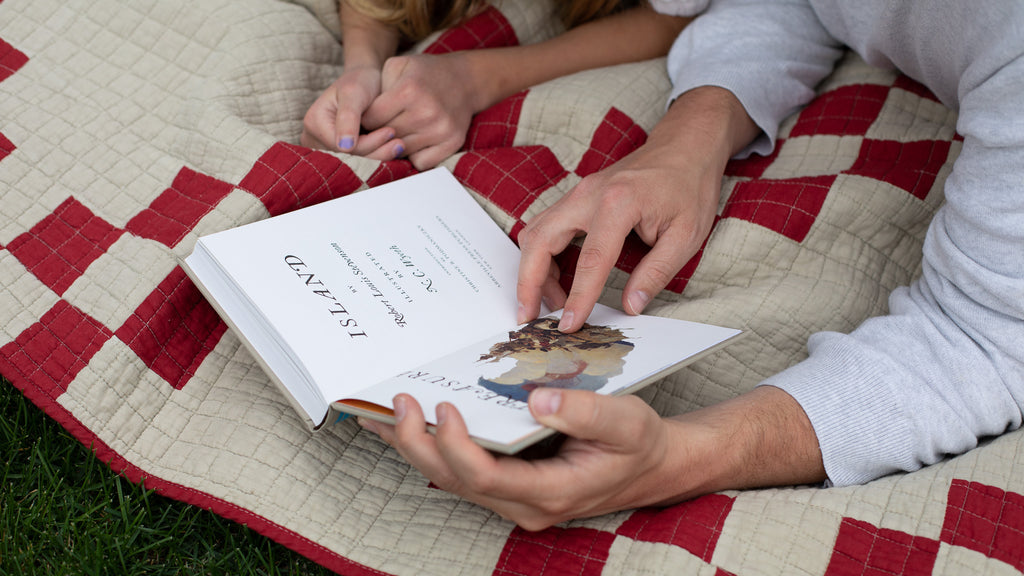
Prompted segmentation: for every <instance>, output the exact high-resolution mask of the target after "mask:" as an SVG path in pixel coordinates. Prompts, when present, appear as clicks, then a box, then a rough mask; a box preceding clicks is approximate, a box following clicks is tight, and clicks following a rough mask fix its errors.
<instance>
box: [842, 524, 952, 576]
mask: <svg viewBox="0 0 1024 576" xmlns="http://www.w3.org/2000/svg"><path fill="white" fill-rule="evenodd" d="M938 553H939V543H938V542H937V541H935V540H932V539H930V538H924V537H922V536H911V535H910V534H907V533H905V532H900V531H898V530H889V529H886V528H878V527H876V526H872V525H871V524H869V523H867V522H862V521H860V520H854V519H852V518H844V519H843V522H842V524H841V525H840V526H839V535H838V536H837V537H836V544H835V547H834V548H833V550H832V558H831V559H830V560H829V563H828V568H827V569H826V570H825V574H826V576H842V575H847V574H849V575H857V576H889V575H891V574H903V575H906V576H913V575H917V574H920V575H922V576H927V575H928V574H931V573H932V568H933V567H934V566H935V558H936V556H937V555H938Z"/></svg>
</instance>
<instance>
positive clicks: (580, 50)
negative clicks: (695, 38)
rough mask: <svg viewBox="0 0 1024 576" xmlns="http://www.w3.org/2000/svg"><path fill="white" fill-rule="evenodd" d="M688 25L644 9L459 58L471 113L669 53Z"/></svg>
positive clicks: (684, 19) (462, 54) (469, 52)
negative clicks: (573, 77)
mask: <svg viewBox="0 0 1024 576" xmlns="http://www.w3.org/2000/svg"><path fill="white" fill-rule="evenodd" d="M689 21H690V19H689V18H680V17H674V16H666V15H662V14H658V13H656V12H654V11H653V10H652V9H651V8H650V7H648V6H646V5H644V6H641V7H638V8H634V9H631V10H627V11H624V12H621V13H618V14H614V15H612V16H608V17H605V18H601V19H598V20H595V21H592V22H588V23H586V24H583V25H581V26H578V27H576V28H573V29H571V30H568V31H566V32H565V33H564V34H560V35H558V36H556V37H555V38H552V39H550V40H547V41H544V42H540V43H537V44H528V45H525V46H513V47H508V48H494V49H487V50H473V51H468V52H462V53H458V54H457V55H453V56H457V57H459V58H463V59H464V62H465V69H466V71H467V74H468V75H469V78H470V79H471V82H472V84H473V86H474V87H475V91H476V93H477V98H476V105H475V108H477V110H476V111H479V110H483V109H485V108H487V107H489V106H491V105H493V104H495V103H497V102H499V101H501V100H502V99H504V98H506V97H508V96H510V95H512V94H515V93H517V92H520V91H522V90H525V89H527V88H529V87H531V86H536V85H538V84H541V83H543V82H547V81H549V80H553V79H555V78H559V77H561V76H566V75H569V74H573V73H576V72H580V71H583V70H589V69H592V68H600V67H604V66H613V65H616V64H624V63H628V62H638V61H641V60H648V59H651V58H656V57H659V56H664V55H665V54H667V53H668V49H669V47H671V45H672V42H673V41H674V40H675V38H676V36H678V34H679V32H680V30H682V29H683V27H684V26H686V24H688V23H689Z"/></svg>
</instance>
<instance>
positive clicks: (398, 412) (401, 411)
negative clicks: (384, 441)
mask: <svg viewBox="0 0 1024 576" xmlns="http://www.w3.org/2000/svg"><path fill="white" fill-rule="evenodd" d="M394 403H395V408H394V412H395V422H401V421H402V419H403V418H405V410H406V406H405V396H395V400H394Z"/></svg>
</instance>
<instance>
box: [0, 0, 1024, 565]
mask: <svg viewBox="0 0 1024 576" xmlns="http://www.w3.org/2000/svg"><path fill="white" fill-rule="evenodd" d="M497 6H498V7H497V8H490V9H488V10H487V11H485V12H484V13H482V14H480V15H479V16H477V17H476V18H474V19H472V20H470V21H468V22H467V23H465V24H463V25H461V26H459V27H457V28H455V29H453V30H449V31H446V32H443V33H439V34H435V35H434V36H432V37H431V38H428V39H427V40H425V41H424V42H423V43H421V44H419V45H418V46H416V47H415V48H414V49H415V50H421V51H426V52H432V53H442V52H447V51H452V50H461V49H468V48H476V47H494V46H507V45H514V44H517V43H527V42H535V41H538V40H541V39H543V38H546V37H549V36H551V35H553V34H555V33H557V32H558V30H559V25H558V24H556V23H555V22H554V21H553V19H552V18H551V15H550V10H549V8H550V6H549V4H548V3H546V2H533V1H530V0H505V1H504V2H501V3H499V4H497ZM335 10H336V5H335V3H334V2H333V1H332V0H294V1H291V2H285V1H281V0H247V1H246V2H241V1H239V0H210V1H205V2H197V1H191V0H174V1H167V2H122V1H117V0H95V1H89V2H86V1H84V0H65V1H61V2H57V1H55V0H4V1H2V2H0V373H2V374H3V375H4V376H5V377H6V378H8V379H9V380H10V381H11V382H12V383H13V384H14V385H15V386H16V387H17V388H18V389H19V390H21V391H22V392H23V393H24V394H25V395H26V396H27V397H28V398H30V399H31V400H32V401H33V402H34V403H36V404H37V405H39V406H40V407H41V408H43V409H44V411H45V412H46V413H47V414H48V415H49V416H50V417H52V418H54V419H56V420H57V421H59V422H60V423H61V424H62V425H63V426H65V428H67V429H68V430H69V431H70V432H71V433H72V434H73V435H75V437H76V438H78V439H79V440H80V441H82V442H83V443H85V444H87V445H90V446H92V447H93V450H94V451H95V452H96V454H97V457H99V458H101V459H103V460H104V461H105V462H109V463H110V466H111V467H112V468H113V469H114V470H115V471H117V472H119V473H122V474H125V475H126V476H128V477H129V478H131V479H133V480H134V481H137V482H144V483H145V484H146V485H147V486H148V487H150V488H153V489H156V490H158V491H159V492H161V493H163V494H165V495H167V496H170V497H173V498H176V499H179V500H182V501H185V502H189V503H192V504H196V505H200V506H203V507H206V508H210V509H212V510H214V511H215V512H217V513H218V514H221V515H223V516H225V517H227V518H231V519H233V520H236V521H239V522H245V523H247V524H248V525H249V526H251V527H253V528H255V529H256V530H258V531H260V532H262V533H263V534H266V535H267V536H269V537H271V538H273V539H275V540H277V541H280V542H282V543H284V544H285V545H287V546H289V547H291V548H293V549H294V550H296V551H298V552H300V553H302V554H305V555H306V556H308V557H310V558H312V559H314V560H315V561H317V562H319V563H321V564H323V565H325V566H327V567H329V568H332V569H334V570H336V571H338V572H341V573H345V574H394V575H406V574H410V575H411V574H444V575H449V574H466V575H486V574H501V575H524V576H528V575H541V574H545V575H548V574H574V575H575V574H578V575H589V574H620V573H633V574H662V573H664V574H681V573H685V574H707V575H727V574H734V575H742V574H828V575H839V574H864V575H866V574H907V575H911V574H914V575H916V574H963V573H972V574H980V573H993V574H1013V573H1021V572H1024V495H1022V494H1024V480H1022V477H1021V474H1020V473H1019V472H1020V470H1021V469H1022V466H1024V462H1022V459H1024V435H1022V433H1020V432H1015V433H1010V434H1007V435H1005V436H1003V437H1000V438H997V439H994V440H992V441H989V442H987V443H986V444H984V445H983V446H981V447H979V448H978V449H976V450H973V451H971V452H969V453H968V454H965V455H963V456H960V457H958V458H952V459H949V460H947V461H946V462H943V463H940V464H937V465H935V466H932V467H929V468H926V469H924V470H921V471H919V472H915V473H913V474H905V475H897V476H892V477H887V478H882V479H879V480H877V481H875V482H872V483H870V484H867V485H864V486H857V487H850V488H843V489H823V488H818V487H795V488H787V489H772V490H753V491H746V492H729V493H722V494H712V495H708V496H705V497H702V498H698V499H696V500H693V501H690V502H685V503H682V504H678V505H675V506H670V507H667V508H663V509H644V510H636V511H627V512H620V513H617V514H610V515H607V516H603V517H599V518H592V519H588V520H582V521H575V522H570V523H566V524H563V525H560V526H556V527H554V528H550V529H548V530H545V531H543V532H537V533H530V532H526V531H523V530H521V529H519V528H516V527H515V526H513V525H511V524H509V523H508V522H506V521H504V520H502V519H501V518H499V517H497V516H495V515H494V514H493V513H491V512H489V511H487V510H484V509H482V508H479V507H477V506H475V505H473V504H470V503H468V502H465V501H462V500H461V499H459V498H457V497H455V496H452V495H450V494H447V493H445V492H443V491H441V490H437V489H435V488H433V487H431V486H430V485H429V483H428V482H427V481H426V480H425V479H424V478H423V477H422V476H421V475H419V474H418V473H417V472H416V471H415V470H412V469H410V468H409V467H408V466H407V465H406V464H405V463H404V462H403V461H402V459H401V458H400V457H399V456H398V455H397V454H396V453H395V452H394V451H392V450H391V449H389V448H388V447H387V446H386V445H385V444H383V443H382V442H381V441H380V440H379V439H377V438H376V437H374V436H372V435H369V434H365V433H362V432H361V431H360V430H359V429H358V427H357V426H356V425H355V424H354V423H352V422H342V423H339V424H336V425H333V426H329V427H327V428H326V429H325V430H323V431H320V432H317V433H312V432H310V431H309V430H307V429H306V428H305V426H304V425H303V424H302V422H301V421H300V420H299V418H298V417H297V416H296V415H295V414H294V412H293V411H292V409H291V408H290V406H289V405H288V403H287V401H286V400H285V399H284V398H283V397H282V395H280V394H279V393H278V392H277V391H276V389H274V388H273V386H272V385H271V384H270V383H269V381H268V379H267V378H266V376H265V375H263V374H262V372H261V371H260V370H259V368H258V367H257V366H256V364H255V362H254V361H253V359H252V358H251V357H249V356H248V354H247V353H246V352H245V350H244V349H243V348H242V347H241V346H240V345H239V342H238V340H237V338H235V337H234V335H233V334H232V333H231V332H230V331H228V330H227V329H226V327H225V325H224V324H223V323H222V322H221V321H220V320H219V319H218V318H217V316H216V314H215V313H214V312H213V310H212V308H211V307H210V306H209V304H207V303H206V302H205V301H204V300H203V298H202V297H201V295H200V294H199V292H198V291H197V290H196V288H195V287H194V286H193V285H192V284H191V283H190V282H189V280H188V279H187V277H186V276H185V275H184V274H183V273H182V271H181V270H180V268H178V267H177V264H176V262H177V259H178V258H180V257H182V256H184V255H186V254H187V253H188V252H189V251H190V250H191V247H192V245H193V244H194V242H195V239H196V238H197V237H198V236H199V235H201V234H205V233H209V232H212V231H215V230H219V229H223V228H227V227H231V226H236V225H240V224H243V223H246V222H251V221H254V220H257V219H260V218H266V217H268V216H272V215H275V214H281V213H284V212H288V211H291V210H295V209H297V208H300V207H302V206H308V205H311V204H315V203H317V202H322V201H324V200H327V199H330V198H335V197H338V196H343V195H346V194H352V193H358V192H359V191H360V190H363V189H365V188H367V187H370V186H375V185H379V184H382V183H385V182H388V181H391V180H394V179H397V178H402V177H404V176H407V175H409V174H411V173H413V172H414V169H413V168H412V166H411V165H410V164H409V163H408V162H406V161H391V162H376V161H370V160H366V159H363V158H357V157H350V156H346V155H343V154H328V153H324V152H320V151H312V150H309V149H306V148H303V147H301V146H299V145H298V144H296V142H297V140H298V134H299V133H300V131H301V121H302V115H303V113H304V111H305V109H306V108H307V107H308V105H309V104H310V103H311V102H312V100H313V99H314V98H315V97H316V95H317V94H318V92H319V91H320V90H321V89H322V88H323V87H325V86H326V85H327V84H328V83H329V82H330V81H331V80H332V79H333V78H334V77H335V76H336V75H337V74H338V71H339V68H338V65H337V63H338V62H339V61H340V56H341V49H340V47H339V45H338V42H337V23H336V21H334V20H333V18H334V14H336V12H335ZM668 89H669V85H668V81H667V79H666V78H665V75H664V71H663V63H662V62H660V61H652V62H646V63H640V64H633V65H626V66H618V67H614V68H610V69H605V70H595V71H590V72H585V73H581V74H578V75H575V76H573V77H570V78H564V79H560V80H557V81H554V82H549V83H547V84H544V85H542V86H536V87H533V88H531V89H530V90H527V91H525V92H522V93H520V94H516V95H514V96H512V97H510V98H508V99H506V100H505V101H503V102H501V103H499V104H497V105H496V106H494V107H493V108H491V109H489V110H487V111H484V112H483V113H481V114H479V115H478V116H477V117H476V118H475V120H474V122H473V125H472V127H471V128H470V132H469V134H468V138H467V140H466V145H465V147H464V149H463V150H462V151H460V152H459V153H457V154H456V155H455V156H453V157H452V158H450V159H449V160H447V161H446V162H445V165H446V166H448V167H449V168H450V169H452V171H453V173H455V175H456V176H457V177H458V178H459V179H460V180H461V181H462V182H463V183H464V184H465V185H466V186H467V187H468V188H469V189H471V190H472V191H473V192H474V193H475V196H476V198H477V200H478V201H479V202H480V203H481V204H483V205H484V207H485V208H486V209H487V211H488V213H489V214H491V215H492V216H493V217H494V218H495V220H496V221H497V222H498V223H499V224H500V225H501V226H502V227H503V229H504V230H505V231H506V232H508V233H509V234H510V235H511V236H512V237H513V238H515V237H516V235H517V234H518V232H519V230H521V229H522V227H523V225H524V223H525V221H526V220H528V219H529V217H530V216H532V215H533V214H536V213H537V212H539V211H540V210H542V209H543V208H545V207H546V206H549V205H550V204H551V203H552V202H554V201H556V200H557V199H558V198H559V197H560V196H561V195H562V194H564V193H566V192H567V191H568V190H570V189H571V188H572V186H573V185H574V184H575V183H576V182H578V181H579V179H580V178H581V177H584V176H586V175H587V174H590V173H593V172H595V171H597V170H600V169H602V168H604V167H606V166H608V165H609V164H611V163H613V162H615V161H616V160H618V159H620V158H622V157H623V156H625V155H626V154H628V153H629V152H631V151H632V150H634V149H636V147H638V146H640V145H641V144H642V143H643V142H644V140H645V139H646V137H647V132H648V131H649V130H650V128H651V127H652V126H653V124H654V123H655V122H656V121H657V118H658V116H659V115H660V112H661V111H662V110H663V106H664V98H665V96H666V95H667V93H668ZM955 121H956V117H955V114H953V113H952V112H950V111H948V110H946V109H944V108H943V107H942V106H941V105H940V104H938V103H937V102H936V101H935V99H934V97H933V96H932V95H931V94H930V93H928V91H927V90H926V89H924V88H923V87H921V86H920V85H918V84H916V83H915V82H913V81H911V80H909V79H907V78H904V77H902V76H896V75H892V74H889V73H886V72H881V71H878V70H875V69H873V68H871V67H869V66H867V65H866V64H864V63H863V62H861V61H860V60H858V59H857V58H855V57H853V56H848V57H847V58H846V59H844V60H843V61H842V62H841V64H840V65H839V67H838V68H837V70H836V71H835V73H834V74H833V75H832V76H831V77H830V78H829V79H828V80H827V81H826V82H824V83H823V84H822V86H821V87H820V93H819V96H818V98H817V99H815V100H814V101H813V102H812V103H811V104H810V105H809V106H807V107H806V108H805V109H804V110H802V111H800V112H799V113H797V114H795V115H794V116H793V117H792V118H790V119H789V120H788V121H787V122H786V123H785V124H784V126H783V130H782V134H781V137H780V140H779V146H778V147H777V148H776V151H775V152H774V153H773V154H772V155H771V156H769V157H766V158H761V157H755V158H750V159H747V160H743V161H733V162H731V163H730V164H729V166H728V168H727V174H726V178H725V180H724V182H723V195H722V198H723V199H722V204H721V206H720V210H719V214H718V218H717V219H716V221H715V226H714V229H713V231H712V233H711V235H710V236H709V237H708V239H707V240H706V242H705V244H704V246H703V248H702V250H701V251H700V252H699V253H698V254H697V255H696V256H695V257H694V258H693V259H692V260H691V262H690V263H688V264H687V265H686V266H685V267H684V268H683V269H682V270H680V272H679V274H678V275H677V276H676V278H675V280H674V281H673V282H672V283H671V284H670V285H669V287H668V289H666V290H665V291H664V292H663V293H662V294H660V295H658V296H657V298H656V299H655V302H654V303H653V305H652V307H651V308H650V309H649V310H651V311H652V312H654V313H657V314H662V315H668V316H676V317H680V318H687V319H692V320H697V321H705V322H713V323H719V324H725V325H731V326H737V327H741V328H745V329H747V330H748V331H749V332H750V333H751V337H749V338H746V339H745V340H744V341H743V342H740V343H738V344H736V345H735V346H733V347H730V348H729V349H727V350H724V351H722V352H720V353H718V354H715V355H713V356H710V357H708V358H705V359H703V360H701V361H700V362H698V363H696V364H694V365H692V366H690V367H688V368H686V369H684V370H682V371H680V372H679V373H677V374H675V375H673V376H671V377H668V378H666V379H665V380H663V381H662V382H660V383H658V384H657V385H655V386H652V387H650V388H648V389H646V390H645V391H644V392H643V393H642V396H643V397H644V398H645V399H646V400H647V401H649V402H650V403H651V404H652V405H653V406H654V407H655V408H656V409H658V410H660V411H663V412H664V413H673V412H678V411H681V410H690V409H693V408H696V407H699V406H703V405H706V404H709V403H712V402H715V401H718V400H721V399H723V398H726V397H729V396H732V395H735V394H737V393H740V392H742V391H744V390H747V389H749V388H750V387H752V386H754V385H755V384H756V383H757V382H758V381H759V380H760V379H761V378H763V377H765V376H767V375H769V374H771V373H774V372H775V371H777V370H780V369H782V368H784V367H786V366H788V365H790V364H792V363H795V362H797V361H799V360H800V359H801V358H802V357H803V355H804V348H803V346H804V342H805V341H806V338H807V336H808V335H810V334H811V333H813V332H815V331H819V330H823V329H829V330H847V329H850V328H852V327H853V326H855V325H856V324H857V323H859V322H860V321H861V320H863V319H864V318H866V317H868V316H870V315H874V314H878V313H881V312H884V311H885V306H886V295H887V294H888V292H889V291H891V290H892V289H893V288H895V287H896V286H899V285H902V284H906V283H908V282H909V281H910V280H911V279H912V278H913V277H914V275H915V273H916V270H917V268H918V266H919V252H920V247H921V243H922V242H923V239H924V231H925V228H926V226H927V222H928V220H929V218H930V216H931V214H932V213H933V212H934V210H935V209H936V208H937V207H938V206H939V205H940V204H941V203H942V184H943V182H944V180H945V177H946V175H947V174H948V172H949V170H950V166H951V163H952V162H953V160H954V159H955V158H956V155H957V153H958V151H959V147H960V142H959V139H958V137H957V136H956V134H955ZM645 251H646V246H644V245H643V243H642V242H641V241H640V240H639V239H638V238H636V237H631V238H630V239H629V240H628V241H627V244H626V248H625V249H624V251H623V254H622V256H621V257H620V259H619V262H618V266H617V270H616V271H615V272H614V273H613V275H612V277H611V278H610V280H609V282H608V285H607V289H606V291H605V295H604V296H603V301H604V302H605V303H607V304H610V305H615V303H616V302H618V301H619V298H620V296H621V290H622V287H623V285H624V282H625V278H626V275H627V274H628V272H629V271H630V270H632V268H633V266H635V264H636V262H637V261H638V260H639V258H640V257H641V256H642V255H643V253H644V252H645ZM577 256H578V250H575V249H573V248H571V249H570V250H568V251H567V253H566V254H565V255H563V258H562V265H563V268H564V269H565V270H566V272H565V275H564V277H563V279H562V280H563V282H569V281H570V280H571V278H572V265H573V263H574V261H575V258H576V257H577Z"/></svg>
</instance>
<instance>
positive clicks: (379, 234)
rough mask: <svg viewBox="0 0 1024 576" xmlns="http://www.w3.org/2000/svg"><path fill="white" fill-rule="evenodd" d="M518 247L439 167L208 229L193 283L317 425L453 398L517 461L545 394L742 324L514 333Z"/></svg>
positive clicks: (609, 318) (676, 359)
mask: <svg viewBox="0 0 1024 576" xmlns="http://www.w3.org/2000/svg"><path fill="white" fill-rule="evenodd" d="M518 266H519V249H518V248H517V247H516V246H515V244H514V243H513V242H512V241H511V240H510V239H509V238H508V236H507V235H506V234H505V233H504V232H502V230H501V229H500V228H499V227H498V225H497V224H496V223H495V222H494V221H493V220H492V219H491V218H490V217H489V216H488V215H487V213H486V212H485V211H484V210H483V208H482V207H481V206H480V205H479V204H478V203H477V202H476V201H475V200H474V199H473V197H472V196H471V195H470V193H469V192H467V191H466V189H465V188H463V187H462V185H461V184H459V182H458V181H457V180H456V179H455V178H454V177H453V176H452V175H451V173H450V172H448V171H447V170H446V169H444V168H437V169H434V170H431V171H429V172H424V173H422V174H417V175H415V176H410V177H407V178H405V179H402V180H398V181H395V182H392V183H389V184H385V185H383V186H379V187H376V188H373V189H370V190H365V191H362V192H359V193H356V194H351V195H349V196H345V197H343V198H338V199H335V200H331V201H328V202H324V203H322V204H318V205H316V206H311V207H308V208H304V209H301V210H297V211H295V212H290V213H287V214H282V215H280V216H276V217H274V218H269V219H266V220H262V221H259V222H254V223H252V224H248V225H245V226H241V227H238V228H234V229H231V230H226V231H223V232H218V233H215V234H210V235H208V236H203V237H202V238H200V239H199V240H198V242H197V243H196V246H195V249H194V251H193V252H192V254H191V255H190V256H188V257H187V258H186V259H185V260H184V262H183V267H184V268H185V270H186V272H187V273H188V274H189V276H190V277H191V278H192V279H193V281H195V283H196V284H197V285H198V286H199V288H200V289H201V290H202V291H203V293H204V294H205V295H206V297H207V299H209V301H210V303H211V304H212V305H213V306H214V308H216V310H217V311H218V313H219V314H220V315H221V317H222V318H223V319H224V320H225V321H226V322H227V324H228V325H229V326H230V327H231V328H232V330H234V332H235V333H236V334H237V335H238V337H239V338H240V339H241V340H242V342H243V343H244V344H245V345H246V346H247V347H248V348H249V349H250V351H251V352H252V354H253V356H254V357H255V358H256V359H257V361H258V362H259V363H260V365H261V366H262V367H263V369H264V370H265V371H266V372H267V374H268V375H269V376H270V378H271V379H272V380H273V381H274V382H275V383H277V384H278V386H279V387H280V388H281V389H282V390H283V391H284V393H285V394H286V395H287V396H288V398H289V400H290V401H291V402H292V404H293V405H294V406H295V408H296V410H297V411H298V412H299V414H301V415H302V416H304V417H305V418H306V420H307V421H308V423H309V424H310V426H311V427H314V428H315V427H319V426H320V425H322V424H323V423H325V422H327V421H329V420H331V419H332V418H334V417H335V415H334V414H333V413H334V412H335V411H337V412H343V413H350V414H359V415H363V416H366V417H369V418H375V419H378V420H382V421H385V422H393V421H394V419H393V415H392V413H391V409H390V408H391V406H392V398H393V397H394V395H395V394H397V393H399V392H406V393H409V394H411V395H412V396H413V397H415V398H416V399H417V400H418V401H419V403H420V404H421V405H422V406H423V409H424V413H425V414H426V415H427V416H428V420H429V419H430V418H432V417H433V414H434V408H435V406H436V405H437V404H438V403H440V402H451V403H452V404H454V405H455V406H456V407H457V408H458V410H459V411H460V413H461V414H462V415H463V417H464V418H465V420H466V425H467V426H468V428H469V432H470V435H471V436H472V437H473V438H474V439H475V440H476V441H477V442H478V443H480V444H481V445H483V446H485V447H487V448H490V449H492V450H496V451H500V452H505V453H514V452H516V451H518V450H520V449H522V448H524V447H525V446H528V445H529V444H532V443H533V442H535V441H537V440H539V439H541V438H543V437H545V436H546V435H548V434H549V433H550V430H546V429H545V428H543V427H542V426H540V425H539V424H538V423H537V422H536V421H534V420H533V418H532V417H531V416H530V412H529V410H528V408H527V404H526V396H527V395H528V393H529V391H530V390H531V389H533V388H535V387H537V386H558V387H563V388H570V387H571V388H583V389H589V390H596V391H598V392H600V393H606V394H624V393H627V392H630V391H633V390H636V389H637V388H639V387H640V386H643V385H646V384H648V383H650V382H652V381H654V380H656V379H657V378H658V377H660V376H663V375H665V374H666V373H668V372H669V371H671V370H673V369H677V368H679V367H681V366H682V365H684V364H685V363H688V362H691V361H693V360H695V359H696V358H698V357H699V356H700V355H702V354H705V353H708V352H710V351H711V350H713V349H715V348H717V347H719V346H721V345H723V344H724V343H725V342H726V341H728V340H730V339H732V338H733V337H735V336H737V335H738V334H739V333H740V331H739V330H734V329H729V328H722V327H717V326H710V325H706V324H699V323H694V322H687V321H683V320H673V319H668V318H659V317H653V316H628V315H626V314H624V313H622V312H618V311H616V310H614V309H612V308H608V307H605V306H600V305H599V306H598V307H597V308H596V309H595V311H594V313H593V314H592V315H591V316H590V318H589V319H588V321H587V326H586V327H584V329H582V330H580V331H579V332H577V333H575V334H562V333H560V332H558V331H557V329H555V326H557V320H551V319H550V318H542V319H539V320H537V321H534V322H531V323H528V324H526V325H523V326H518V325H517V324H516V316H515V315H516V307H517V305H516V294H515V289H516V276H517V273H518Z"/></svg>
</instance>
